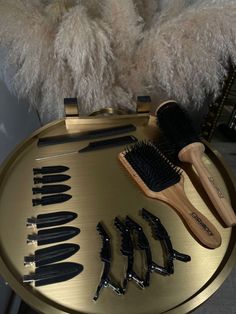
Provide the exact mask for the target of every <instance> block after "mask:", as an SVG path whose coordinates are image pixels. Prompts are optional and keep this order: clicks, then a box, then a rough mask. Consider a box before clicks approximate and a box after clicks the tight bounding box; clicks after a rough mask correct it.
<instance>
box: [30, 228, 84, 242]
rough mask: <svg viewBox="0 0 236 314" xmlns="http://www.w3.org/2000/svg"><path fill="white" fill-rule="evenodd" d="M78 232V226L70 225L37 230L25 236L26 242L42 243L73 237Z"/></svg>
mask: <svg viewBox="0 0 236 314" xmlns="http://www.w3.org/2000/svg"><path fill="white" fill-rule="evenodd" d="M79 233H80V229H79V228H76V227H71V226H68V227H67V226H66V227H57V228H51V229H44V230H39V231H38V233H33V234H29V235H28V237H27V243H28V244H33V243H36V244H38V245H44V244H50V243H55V242H62V241H66V240H69V239H71V238H73V237H75V236H76V235H77V234H79Z"/></svg>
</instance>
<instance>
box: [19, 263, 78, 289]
mask: <svg viewBox="0 0 236 314" xmlns="http://www.w3.org/2000/svg"><path fill="white" fill-rule="evenodd" d="M83 269H84V268H83V265H81V264H78V263H72V262H64V263H58V264H52V265H46V266H42V267H38V268H36V269H35V272H34V273H32V274H30V275H25V276H23V282H25V283H26V282H27V283H31V282H34V285H35V287H40V286H45V285H50V284H54V283H58V282H62V281H66V280H69V279H72V278H74V277H75V276H77V275H79V274H80V273H81V272H82V271H83Z"/></svg>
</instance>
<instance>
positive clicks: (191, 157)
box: [179, 142, 236, 227]
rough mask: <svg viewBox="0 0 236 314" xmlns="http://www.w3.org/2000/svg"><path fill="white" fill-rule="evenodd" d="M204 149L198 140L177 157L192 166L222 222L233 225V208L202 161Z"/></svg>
mask: <svg viewBox="0 0 236 314" xmlns="http://www.w3.org/2000/svg"><path fill="white" fill-rule="evenodd" d="M204 150H205V147H204V145H203V144H202V143H200V142H196V143H193V144H189V145H187V146H186V147H185V148H183V149H182V150H181V151H180V152H179V159H180V160H181V161H184V162H188V163H191V164H192V165H193V166H194V168H195V170H196V171H197V173H198V175H199V179H200V181H201V183H202V185H203V187H204V189H205V191H206V192H207V194H208V196H209V198H210V200H211V201H212V203H213V205H214V206H215V209H216V210H217V212H218V214H219V215H220V217H221V218H222V220H223V221H224V223H225V224H226V225H227V226H228V227H231V226H235V225H236V215H235V213H234V210H233V208H232V207H231V205H230V204H229V202H228V201H227V200H226V198H225V196H224V194H223V192H222V191H221V189H220V187H219V186H218V185H217V182H215V180H214V178H213V177H212V175H211V174H210V173H209V171H208V170H207V168H206V167H205V165H204V163H203V161H202V156H203V153H204Z"/></svg>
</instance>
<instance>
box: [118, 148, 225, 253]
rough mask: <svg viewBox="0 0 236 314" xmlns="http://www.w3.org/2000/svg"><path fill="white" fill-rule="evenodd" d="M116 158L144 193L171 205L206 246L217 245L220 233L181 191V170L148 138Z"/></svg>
mask: <svg viewBox="0 0 236 314" xmlns="http://www.w3.org/2000/svg"><path fill="white" fill-rule="evenodd" d="M119 159H120V161H121V162H122V164H123V165H124V167H125V168H126V169H127V171H128V172H129V174H130V175H131V176H132V178H133V179H134V180H135V181H136V183H137V184H138V185H139V187H140V188H141V189H142V190H143V192H144V193H145V194H146V196H148V197H151V198H155V199H159V200H161V201H164V202H165V203H167V204H169V205H170V206H172V207H173V208H174V209H175V210H176V211H177V212H178V213H179V215H180V216H181V217H182V219H183V220H184V222H185V223H186V224H187V226H188V229H189V230H190V231H191V233H192V234H193V235H194V236H195V237H196V238H197V239H198V240H199V242H201V244H202V245H204V246H206V247H208V248H217V247H219V246H220V244H221V236H220V234H219V232H218V231H217V230H216V228H215V227H214V226H213V224H212V223H211V222H210V221H209V220H208V219H207V218H206V217H205V216H204V215H203V214H202V213H200V212H199V211H198V210H197V209H196V208H194V207H193V205H192V204H191V203H190V201H189V200H188V198H187V197H186V195H185V192H184V187H183V185H184V179H183V176H182V174H181V170H180V169H179V168H177V167H175V166H174V165H173V164H172V163H171V162H170V161H169V160H168V159H167V158H166V157H165V156H164V155H163V154H162V153H161V152H160V151H159V150H158V148H157V147H156V146H154V145H153V144H152V143H150V142H138V143H137V144H134V145H133V146H130V147H128V148H127V149H126V150H125V151H124V152H122V153H120V154H119Z"/></svg>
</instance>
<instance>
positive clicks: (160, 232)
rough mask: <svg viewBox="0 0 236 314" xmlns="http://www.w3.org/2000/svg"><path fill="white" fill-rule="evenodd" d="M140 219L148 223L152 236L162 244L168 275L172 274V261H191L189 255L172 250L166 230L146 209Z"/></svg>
mask: <svg viewBox="0 0 236 314" xmlns="http://www.w3.org/2000/svg"><path fill="white" fill-rule="evenodd" d="M141 214H142V217H143V218H144V219H145V220H147V221H148V222H149V224H150V225H151V227H152V231H153V236H154V238H155V239H157V240H159V241H161V242H162V244H163V249H164V252H165V254H166V266H165V269H166V271H167V273H168V274H169V275H171V274H173V273H174V263H173V260H174V259H176V260H179V261H181V262H189V261H191V257H190V256H189V255H186V254H183V253H180V252H178V251H176V250H174V249H173V246H172V243H171V240H170V237H169V235H168V232H167V230H166V229H165V227H164V226H163V225H162V223H161V221H160V219H159V218H157V217H156V216H154V215H153V214H151V213H150V212H149V211H147V210H146V209H144V208H142V211H141Z"/></svg>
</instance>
